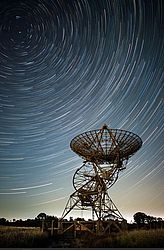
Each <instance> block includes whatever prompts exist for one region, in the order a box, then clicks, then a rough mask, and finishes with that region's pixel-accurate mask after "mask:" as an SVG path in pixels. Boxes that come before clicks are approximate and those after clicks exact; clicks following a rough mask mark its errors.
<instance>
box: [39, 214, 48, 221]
mask: <svg viewBox="0 0 164 250" xmlns="http://www.w3.org/2000/svg"><path fill="white" fill-rule="evenodd" d="M46 218H47V215H46V214H45V213H40V214H38V216H37V219H39V220H45V219H46Z"/></svg>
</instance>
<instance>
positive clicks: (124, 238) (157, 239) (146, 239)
mask: <svg viewBox="0 0 164 250" xmlns="http://www.w3.org/2000/svg"><path fill="white" fill-rule="evenodd" d="M0 247H6V248H10V247H12V248H13V247H18V248H24V247H25V248H29V247H30V248H31V247H33V248H34V247H46V248H49V247H53V248H55V247H78V248H79V247H82V248H85V247H87V248H98V247H100V248H110V247H116V248H117V247H133V248H135V247H145V248H150V247H153V248H158V247H164V229H156V230H155V229H150V230H143V229H140V230H133V231H130V232H124V233H119V234H111V235H110V236H109V235H108V236H97V237H95V236H91V235H90V236H89V237H85V238H76V239H62V238H60V239H57V238H55V237H51V236H50V234H48V232H41V231H40V229H39V228H33V229H32V228H15V227H0Z"/></svg>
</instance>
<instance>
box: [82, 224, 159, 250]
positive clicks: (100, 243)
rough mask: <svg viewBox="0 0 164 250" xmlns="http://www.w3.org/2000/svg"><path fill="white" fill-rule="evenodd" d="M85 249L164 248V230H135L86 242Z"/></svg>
mask: <svg viewBox="0 0 164 250" xmlns="http://www.w3.org/2000/svg"><path fill="white" fill-rule="evenodd" d="M84 247H90V248H91V247H92V248H94V247H96V248H98V247H102V248H103V247H104V248H108V247H109V248H110V247H116V248H117V247H133V248H135V247H144V248H151V247H154V248H157V247H164V229H156V230H134V231H131V232H125V233H122V234H118V235H112V236H108V237H103V238H102V237H99V239H94V240H93V239H90V240H87V242H84Z"/></svg>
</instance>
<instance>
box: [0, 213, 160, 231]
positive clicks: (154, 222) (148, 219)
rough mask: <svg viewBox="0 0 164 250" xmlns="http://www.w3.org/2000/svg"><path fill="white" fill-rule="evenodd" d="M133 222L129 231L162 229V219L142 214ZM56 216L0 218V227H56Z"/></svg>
mask: <svg viewBox="0 0 164 250" xmlns="http://www.w3.org/2000/svg"><path fill="white" fill-rule="evenodd" d="M133 219H134V222H133V223H130V224H129V223H128V226H129V229H131V228H137V229H141V228H142V229H143V228H144V229H156V228H164V218H161V217H154V216H151V215H146V214H145V213H143V212H137V213H135V214H134V215H133ZM58 220H59V218H58V217H57V216H51V215H47V214H46V213H39V214H38V215H37V216H36V217H35V218H34V219H27V220H22V219H19V220H16V219H13V220H12V221H11V220H10V221H9V220H7V219H5V218H0V225H2V226H16V227H42V223H43V221H44V227H45V228H46V227H47V228H48V227H51V222H52V221H53V225H54V227H58ZM73 220H78V221H85V219H84V218H76V219H73V217H70V218H69V220H67V219H64V221H73ZM89 221H91V219H89Z"/></svg>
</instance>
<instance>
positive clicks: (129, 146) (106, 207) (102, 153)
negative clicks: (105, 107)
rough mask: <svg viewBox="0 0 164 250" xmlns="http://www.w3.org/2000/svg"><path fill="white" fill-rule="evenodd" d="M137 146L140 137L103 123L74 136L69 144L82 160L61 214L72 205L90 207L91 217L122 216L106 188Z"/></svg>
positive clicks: (140, 143) (138, 145)
mask: <svg viewBox="0 0 164 250" xmlns="http://www.w3.org/2000/svg"><path fill="white" fill-rule="evenodd" d="M141 146H142V140H141V138H140V137H139V136H137V135H136V134H134V133H132V132H128V131H125V130H120V129H111V128H108V126H107V125H104V126H103V127H102V128H101V129H99V130H93V131H88V132H85V133H82V134H80V135H78V136H76V137H75V138H74V139H73V140H72V141H71V143H70V147H71V149H72V150H73V151H74V152H75V153H76V154H78V155H79V156H80V157H82V158H83V159H84V162H83V164H82V166H81V167H80V168H78V169H77V170H76V172H75V174H74V176H73V186H74V188H75V192H74V193H73V194H71V195H70V198H69V200H68V202H67V204H66V207H65V209H64V212H63V214H62V218H64V217H65V216H66V215H67V214H68V213H69V212H70V211H71V210H73V209H79V210H83V209H86V210H88V209H91V210H92V216H93V219H94V218H95V217H96V218H97V219H98V220H99V221H101V220H105V219H117V220H123V216H122V215H121V213H120V212H119V210H118V209H117V207H116V205H115V204H114V203H113V201H112V200H111V198H110V197H109V194H108V189H109V188H110V187H111V186H112V185H113V184H114V183H115V182H116V180H117V179H118V174H119V172H120V171H121V170H124V169H125V168H126V164H127V162H128V159H129V158H130V157H131V156H132V155H133V154H134V153H135V152H137V151H138V150H139V149H140V148H141Z"/></svg>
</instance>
